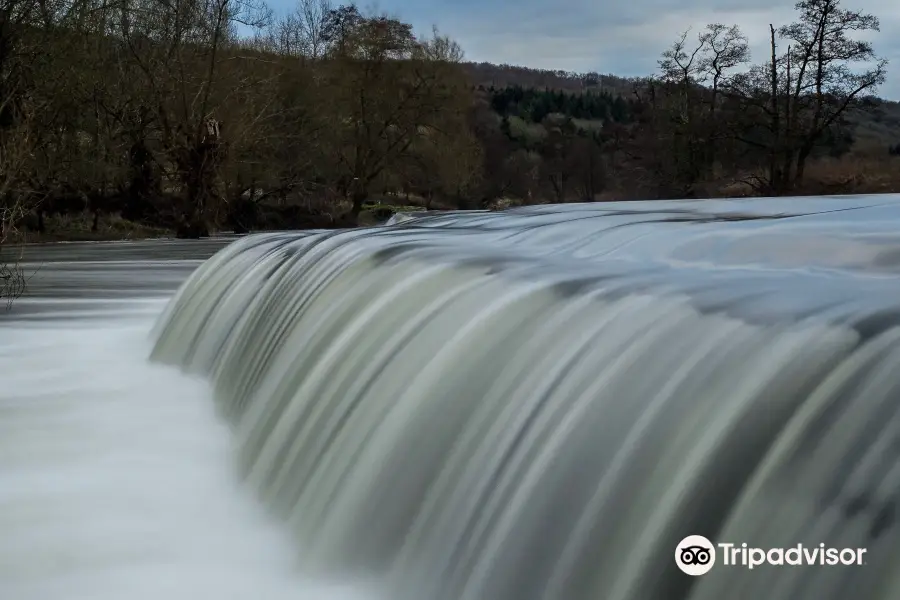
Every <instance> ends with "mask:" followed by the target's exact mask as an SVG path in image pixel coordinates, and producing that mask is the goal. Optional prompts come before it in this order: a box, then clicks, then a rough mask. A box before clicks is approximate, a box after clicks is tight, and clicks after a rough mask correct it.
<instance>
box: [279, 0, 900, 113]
mask: <svg viewBox="0 0 900 600" xmlns="http://www.w3.org/2000/svg"><path fill="white" fill-rule="evenodd" d="M276 1H277V2H278V3H279V4H281V3H284V4H281V6H279V8H281V7H286V6H288V5H290V3H292V1H293V0H276ZM335 1H336V3H340V2H338V1H337V0H335ZM358 4H359V5H360V6H370V4H369V3H368V2H367V0H361V1H360V2H358ZM793 4H794V2H793V1H792V0H754V1H750V0H743V1H740V0H718V1H716V0H624V1H622V0H618V1H614V0H378V2H377V4H373V5H371V6H372V7H375V8H378V9H380V11H384V12H388V13H390V14H393V15H395V16H399V17H401V18H403V19H404V20H406V21H408V22H411V23H412V24H413V25H414V26H415V27H416V28H417V29H419V30H420V31H424V30H428V29H430V28H431V25H432V24H434V25H437V26H438V27H439V28H440V29H441V30H442V31H443V32H444V33H447V34H449V35H451V36H452V37H453V38H455V39H456V40H457V41H458V42H460V44H461V45H462V47H463V49H464V50H465V52H466V58H467V59H468V60H473V61H479V62H480V61H486V62H493V63H509V64H514V65H523V66H528V67H534V68H542V69H562V70H566V71H579V72H583V71H597V72H599V73H611V74H613V75H621V76H636V75H647V74H649V73H650V72H652V71H654V70H655V68H656V60H657V57H658V56H659V54H660V52H662V51H663V50H664V49H665V48H666V47H667V46H668V45H669V44H671V42H672V41H673V40H674V39H675V37H676V35H677V34H678V32H680V31H683V30H685V29H686V28H688V27H693V30H694V31H699V30H700V29H702V28H703V27H704V26H705V24H707V23H712V22H720V23H724V24H726V25H731V24H738V25H740V26H741V28H742V29H743V31H744V33H745V34H746V35H747V36H748V38H749V39H750V42H751V48H752V50H753V59H754V61H757V60H760V59H764V57H765V55H766V47H765V45H766V43H767V37H768V33H769V23H773V24H774V25H775V26H776V27H778V26H779V25H781V24H784V23H789V22H790V21H792V20H793V18H794V14H795V13H794V10H793ZM844 7H845V8H854V9H861V10H865V11H867V12H871V13H874V14H875V15H876V16H877V17H879V18H880V19H881V33H879V34H875V35H874V36H873V38H872V41H873V42H874V44H875V49H876V51H877V52H878V53H879V54H880V55H881V56H884V57H886V58H888V59H889V60H890V61H891V64H890V65H889V67H888V82H887V84H886V85H885V86H883V87H882V88H881V90H880V93H879V95H880V96H882V97H886V98H890V99H892V100H900V36H897V35H896V32H897V31H900V1H897V0H886V1H882V2H874V1H873V0H863V2H859V1H858V0H844Z"/></svg>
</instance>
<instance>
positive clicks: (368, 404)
mask: <svg viewBox="0 0 900 600" xmlns="http://www.w3.org/2000/svg"><path fill="white" fill-rule="evenodd" d="M898 200H900V199H898V198H896V197H881V198H874V197H873V198H853V197H848V198H830V199H819V200H815V201H804V200H803V199H777V200H753V201H733V202H716V203H711V202H710V203H705V202H668V203H658V202H656V203H623V204H617V203H611V204H590V205H561V206H542V207H532V208H527V209H516V210H510V211H506V212H502V213H482V212H471V213H447V214H441V215H437V216H427V215H426V216H413V217H410V218H406V219H397V220H396V221H395V222H394V223H392V224H390V225H388V226H384V227H376V228H371V229H361V230H348V231H337V232H324V231H313V232H304V233H272V234H257V235H251V236H248V237H245V238H242V239H240V240H239V241H237V242H234V243H232V244H231V245H229V246H227V247H226V248H225V249H223V250H222V251H220V252H219V253H218V254H216V255H215V256H214V257H213V258H211V259H210V260H208V261H207V262H205V263H204V264H203V265H202V266H201V267H200V268H199V269H197V271H195V272H194V273H193V275H192V276H191V277H190V279H189V280H188V281H187V282H186V283H185V284H184V285H183V286H182V288H181V289H180V291H179V292H178V294H177V295H176V297H175V298H174V299H173V300H172V302H171V303H170V304H169V306H168V308H167V310H166V312H165V314H164V315H163V317H162V318H161V320H160V322H159V324H158V327H157V331H156V345H155V349H154V351H153V358H154V359H155V360H157V361H160V362H164V363H168V364H172V365H176V366H178V367H180V368H182V369H184V370H186V371H188V372H190V373H194V374H198V375H202V376H204V377H207V378H208V379H209V380H210V382H211V384H212V386H213V388H214V393H215V397H216V401H217V402H218V405H219V407H220V409H221V413H222V415H223V417H224V418H225V419H227V420H228V422H229V423H230V424H231V425H232V429H233V432H234V435H235V436H236V438H237V441H238V447H239V449H240V456H239V463H240V467H241V470H242V474H243V475H244V477H245V479H246V480H247V482H248V483H249V485H250V486H251V487H252V489H254V490H255V491H256V492H257V493H258V495H259V497H260V498H261V500H262V501H263V503H264V504H265V506H267V507H268V508H269V509H270V510H271V512H272V513H273V514H274V515H276V516H277V517H278V518H279V519H281V520H283V522H284V523H285V524H286V526H287V527H289V528H290V529H291V531H292V532H293V533H294V534H295V537H296V539H297V541H298V545H299V548H300V552H301V555H302V564H303V565H304V568H305V569H307V570H308V571H310V572H311V573H314V574H315V573H319V574H322V573H324V574H328V575H331V576H334V575H337V576H341V577H348V578H362V579H364V580H367V581H371V582H374V583H373V584H372V585H373V586H375V588H376V589H377V590H378V591H379V592H380V593H381V594H382V595H383V597H385V598H398V599H401V600H407V599H408V600H413V599H415V600H532V599H533V600H538V599H541V600H555V599H560V600H567V599H581V598H585V599H586V598H602V599H604V600H654V599H660V600H663V599H664V600H679V599H682V598H685V599H690V600H720V599H721V598H726V597H727V598H741V599H744V598H746V599H748V600H751V599H752V600H757V599H759V598H766V599H767V600H776V599H784V600H798V599H807V598H808V599H810V600H823V599H826V598H834V599H844V598H848V597H856V598H872V599H875V598H896V597H897V594H898V593H900V581H898V575H897V574H896V570H895V568H894V567H895V565H896V559H897V558H898V555H900V539H898V530H897V527H896V523H895V520H894V519H895V512H894V511H895V507H896V502H897V499H898V490H900V466H898V464H900V463H898V460H897V458H898V455H900V444H898V443H897V441H898V440H900V418H898V410H900V404H898V402H897V399H898V398H900V395H898V394H900V326H898V325H900V321H898V317H900V279H898V275H900V230H898V227H897V225H898V223H900V204H898ZM691 534H698V535H703V536H706V537H707V538H709V539H710V540H714V541H716V540H718V541H722V542H729V543H736V544H737V545H738V546H739V545H740V544H741V543H742V542H746V543H748V544H749V545H751V546H754V547H761V548H776V547H782V548H787V547H793V546H796V545H797V544H805V545H807V546H810V547H818V546H819V544H821V543H824V544H825V545H826V546H828V547H836V548H845V547H851V548H857V547H859V548H867V554H866V557H867V563H866V564H865V565H863V566H804V567H773V566H762V567H757V568H755V569H753V570H748V569H740V568H719V567H716V568H714V569H713V570H712V571H711V572H710V573H708V574H706V575H704V576H702V577H694V578H692V577H689V576H687V575H684V574H683V573H682V572H681V571H679V570H678V567H677V566H676V564H675V561H674V559H673V557H674V553H675V548H676V546H677V544H678V542H679V541H680V540H681V539H682V538H684V537H685V536H687V535H691Z"/></svg>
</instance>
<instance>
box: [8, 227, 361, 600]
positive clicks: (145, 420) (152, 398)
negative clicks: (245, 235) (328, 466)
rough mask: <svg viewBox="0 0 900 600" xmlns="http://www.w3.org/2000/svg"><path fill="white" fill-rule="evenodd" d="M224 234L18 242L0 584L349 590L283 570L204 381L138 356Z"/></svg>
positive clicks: (84, 593)
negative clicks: (20, 267)
mask: <svg viewBox="0 0 900 600" xmlns="http://www.w3.org/2000/svg"><path fill="white" fill-rule="evenodd" d="M224 243H225V242H224V241H211V242H184V243H180V242H165V241H163V242H151V243H143V242H140V243H114V244H59V245H53V246H44V247H31V248H28V250H27V252H26V256H25V260H26V262H25V264H24V267H25V269H26V272H27V273H29V275H31V276H33V278H32V281H31V293H30V294H29V296H27V297H25V298H22V299H20V300H19V302H17V303H16V304H15V305H14V307H13V310H12V311H10V312H7V313H0V598H2V599H3V600H82V599H83V600H126V599H127V600H144V599H146V600H162V599H166V600H181V599H183V600H197V599H198V598H215V599H216V600H251V599H252V600H256V599H265V600H270V599H271V600H280V599H285V600H286V599H288V598H290V599H291V600H298V599H301V600H302V599H305V598H309V599H310V600H312V599H315V600H319V599H324V598H329V599H345V598H352V597H354V593H353V591H352V590H351V589H350V588H349V586H348V585H347V584H334V585H331V584H328V583H322V582H317V583H311V582H309V581H308V580H303V579H302V578H301V577H300V575H298V573H297V569H296V567H297V565H296V552H295V548H294V547H293V546H292V543H291V541H290V540H289V539H288V537H287V536H286V534H285V533H284V531H283V529H282V528H280V527H279V526H278V525H276V524H273V523H272V522H271V521H270V520H269V519H268V518H267V517H266V516H264V515H263V514H262V511H261V509H260V508H259V506H258V505H257V503H256V502H255V501H254V499H253V498H252V497H251V496H250V495H249V494H247V493H246V492H245V491H244V490H243V489H242V488H241V486H240V484H239V480H238V478H237V477H236V475H235V472H234V468H233V464H234V460H233V458H234V457H233V453H232V440H231V436H230V433H229V431H228V427H227V426H226V425H225V424H224V423H223V422H221V420H220V419H218V418H217V416H216V413H215V410H214V406H213V403H212V399H211V395H210V392H209V388H208V386H207V385H206V384H205V382H202V381H199V380H196V379H191V378H189V377H187V376H184V375H182V374H180V373H178V372H177V371H174V370H172V369H166V368H163V367H160V366H157V365H151V364H150V363H148V361H147V355H148V353H149V340H148V332H149V331H150V329H151V327H152V325H153V323H154V321H155V319H156V317H157V315H158V314H159V312H160V311H161V310H162V308H163V307H164V305H165V303H166V300H167V298H168V296H170V295H171V294H172V293H173V292H174V289H175V288H176V286H177V285H178V284H179V283H180V282H181V281H182V280H183V279H184V278H185V277H186V276H187V275H188V274H189V273H190V272H191V271H192V270H193V269H194V268H195V267H196V266H197V265H198V264H199V263H200V262H201V261H202V260H203V259H205V258H206V257H208V256H209V255H210V254H211V253H212V252H213V251H215V250H216V249H217V248H219V247H221V246H222V245H223V244H224Z"/></svg>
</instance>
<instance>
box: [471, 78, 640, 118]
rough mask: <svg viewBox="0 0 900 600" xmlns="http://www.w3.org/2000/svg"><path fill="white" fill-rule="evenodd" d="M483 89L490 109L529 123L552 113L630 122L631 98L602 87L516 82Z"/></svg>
mask: <svg viewBox="0 0 900 600" xmlns="http://www.w3.org/2000/svg"><path fill="white" fill-rule="evenodd" d="M482 91H484V90H482ZM486 91H487V92H488V93H489V94H490V98H491V108H492V109H493V110H494V112H496V113H498V114H499V115H501V116H503V117H509V116H516V117H519V118H522V119H525V120H526V121H529V122H532V123H540V122H541V121H543V120H544V118H545V117H546V116H547V115H550V114H553V113H559V114H562V115H565V116H567V117H571V118H573V119H584V120H599V121H602V122H604V123H606V122H611V123H630V122H631V121H632V118H633V113H634V107H635V104H636V100H634V99H629V100H626V99H625V98H623V97H622V96H613V95H612V94H611V93H609V92H605V91H599V92H581V93H572V92H564V91H562V90H551V89H544V90H537V89H533V88H528V89H526V88H523V87H521V86H518V85H516V86H510V87H507V88H504V89H499V90H498V89H495V88H494V87H491V88H489V89H488V90H486Z"/></svg>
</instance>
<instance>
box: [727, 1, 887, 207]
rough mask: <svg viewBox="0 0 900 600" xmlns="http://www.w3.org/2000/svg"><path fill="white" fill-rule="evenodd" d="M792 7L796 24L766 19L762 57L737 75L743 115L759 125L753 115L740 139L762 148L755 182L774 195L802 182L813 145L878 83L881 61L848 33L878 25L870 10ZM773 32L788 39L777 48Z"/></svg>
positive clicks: (828, 4)
mask: <svg viewBox="0 0 900 600" xmlns="http://www.w3.org/2000/svg"><path fill="white" fill-rule="evenodd" d="M796 9H797V11H798V12H799V13H800V16H799V19H798V20H797V21H796V22H795V23H792V24H790V25H786V26H783V27H781V28H778V29H776V28H775V27H774V26H770V58H769V62H768V64H766V65H765V66H762V65H760V66H757V67H756V68H754V69H752V70H751V71H750V72H749V73H748V74H747V75H746V76H745V77H743V78H742V79H740V80H737V81H736V82H735V83H736V89H737V91H738V92H739V93H740V95H741V96H742V97H744V98H745V99H746V102H745V104H746V108H747V112H748V113H749V115H750V116H751V117H753V116H754V115H756V116H758V117H761V118H762V123H763V124H762V126H761V127H760V126H758V125H756V124H755V122H751V124H750V125H751V127H750V131H749V132H748V133H747V134H746V135H744V137H743V139H744V140H745V141H746V142H747V143H748V144H751V145H753V146H755V147H758V148H760V149H761V150H763V151H765V152H766V154H767V155H768V157H769V160H768V163H769V164H768V173H767V175H766V178H765V180H763V181H762V182H761V183H762V187H763V188H764V189H765V190H766V191H768V192H770V193H774V194H782V193H785V192H790V191H791V190H793V189H794V188H795V187H796V186H797V185H798V184H799V183H801V182H802V181H803V178H804V174H805V168H806V163H807V160H808V159H809V157H810V155H811V154H812V152H813V150H814V149H815V148H816V146H817V145H818V144H820V143H822V142H823V141H824V140H825V139H826V138H827V136H828V134H829V133H830V132H833V130H834V129H835V128H837V127H839V126H840V125H842V122H843V119H844V117H845V116H846V115H847V114H848V112H849V111H850V110H852V109H854V108H855V107H856V106H857V104H858V101H859V100H861V99H862V98H863V97H864V96H866V95H867V94H870V93H872V92H873V91H874V90H875V89H876V88H877V87H878V86H879V85H880V84H882V83H883V82H884V79H885V73H886V67H887V60H885V59H883V58H880V57H878V56H877V55H876V54H875V52H874V49H873V47H872V44H871V43H870V42H868V41H864V40H856V39H852V38H851V37H850V36H851V35H853V34H854V33H858V32H866V31H878V30H879V21H878V19H877V18H876V17H874V16H873V15H870V14H865V13H861V12H858V11H855V10H848V9H844V8H842V7H841V0H801V1H800V2H798V3H797V4H796ZM779 38H780V39H781V40H783V41H784V42H787V44H788V47H787V48H786V49H785V50H784V51H783V52H781V53H779V51H778V43H777V40H778V39H779ZM856 65H862V68H854V67H855V66H856ZM754 129H756V130H760V129H761V130H763V132H764V134H761V133H759V132H754Z"/></svg>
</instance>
